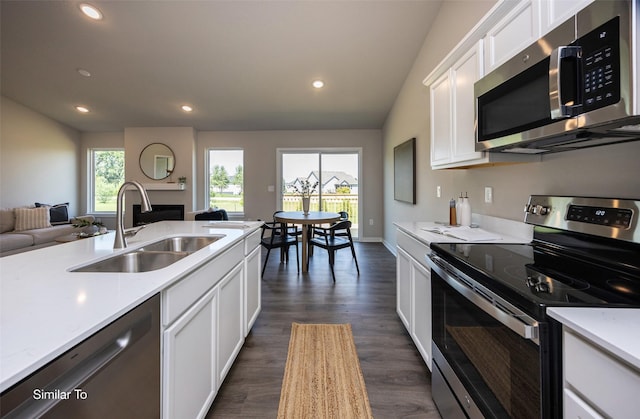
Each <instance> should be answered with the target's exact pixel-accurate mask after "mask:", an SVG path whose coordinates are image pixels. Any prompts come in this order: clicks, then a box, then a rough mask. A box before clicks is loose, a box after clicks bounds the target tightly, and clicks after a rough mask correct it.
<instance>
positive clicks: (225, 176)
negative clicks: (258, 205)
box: [207, 149, 244, 213]
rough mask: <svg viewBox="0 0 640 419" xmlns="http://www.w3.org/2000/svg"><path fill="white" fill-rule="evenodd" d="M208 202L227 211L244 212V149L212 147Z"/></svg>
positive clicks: (211, 205)
mask: <svg viewBox="0 0 640 419" xmlns="http://www.w3.org/2000/svg"><path fill="white" fill-rule="evenodd" d="M208 160H209V162H208V163H209V166H208V167H209V178H208V188H207V191H208V202H209V206H210V207H213V208H216V207H217V208H220V209H224V210H226V211H227V213H244V151H243V150H228V149H210V150H209V153H208Z"/></svg>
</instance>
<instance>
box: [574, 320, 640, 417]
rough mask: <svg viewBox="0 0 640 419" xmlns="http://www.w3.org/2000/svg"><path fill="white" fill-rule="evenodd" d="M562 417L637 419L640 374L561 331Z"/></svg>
mask: <svg viewBox="0 0 640 419" xmlns="http://www.w3.org/2000/svg"><path fill="white" fill-rule="evenodd" d="M562 359H563V361H562V362H563V377H564V389H563V390H564V393H563V394H564V401H563V402H564V417H565V418H578V417H582V418H588V417H594V418H599V417H603V416H604V417H613V418H636V417H638V412H639V411H640V398H639V397H638V395H639V394H640V370H638V369H637V368H635V367H633V366H631V365H629V364H628V363H626V362H624V361H622V360H620V359H619V358H617V357H616V356H615V355H614V354H612V353H611V352H609V351H607V350H606V349H604V348H602V347H601V346H599V345H597V344H596V343H594V342H592V341H590V340H588V339H587V338H585V337H583V336H580V335H579V334H577V333H576V332H574V331H573V330H572V329H570V328H567V327H566V326H564V327H563V357H562Z"/></svg>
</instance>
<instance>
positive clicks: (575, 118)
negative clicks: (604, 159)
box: [474, 0, 640, 153]
mask: <svg viewBox="0 0 640 419" xmlns="http://www.w3.org/2000/svg"><path fill="white" fill-rule="evenodd" d="M638 3H639V2H638V0H631V1H628V0H613V1H612V0H596V1H595V2H594V3H591V4H590V5H589V6H587V7H586V8H585V9H583V10H581V11H580V12H579V13H578V14H576V15H575V16H573V17H572V18H571V19H569V20H567V21H565V22H564V23H562V24H561V25H560V26H558V27H557V28H556V29H554V30H553V31H551V32H550V33H548V34H547V35H545V36H544V38H541V39H540V40H538V41H537V42H535V43H534V44H532V45H531V46H530V47H528V48H527V49H525V50H524V51H522V53H520V54H518V55H516V56H515V57H514V58H512V59H511V60H509V61H507V62H506V63H504V64H503V65H501V66H500V67H498V68H496V69H495V70H494V71H492V72H491V73H489V74H487V75H486V76H485V77H483V78H482V79H480V80H479V81H477V82H476V83H475V85H474V92H475V99H476V101H475V110H476V121H475V130H476V151H491V152H493V151H499V152H511V153H546V152H557V151H564V150H573V149H580V148H585V147H593V146H598V145H606V144H612V143H618V142H624V141H632V140H638V139H640V104H639V103H638V100H639V99H640V94H639V92H640V88H639V86H638V83H639V79H640V74H638V71H639V67H638V60H640V58H639V57H638V53H639V50H638V44H639V41H640V34H639V33H638V32H639V31H640V27H639V25H638V21H639V17H638V13H639V12H640V11H639V10H637V9H638Z"/></svg>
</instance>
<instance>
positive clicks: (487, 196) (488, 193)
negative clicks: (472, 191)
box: [484, 186, 493, 204]
mask: <svg viewBox="0 0 640 419" xmlns="http://www.w3.org/2000/svg"><path fill="white" fill-rule="evenodd" d="M484 203H485V204H491V203H493V188H492V187H491V186H485V187H484Z"/></svg>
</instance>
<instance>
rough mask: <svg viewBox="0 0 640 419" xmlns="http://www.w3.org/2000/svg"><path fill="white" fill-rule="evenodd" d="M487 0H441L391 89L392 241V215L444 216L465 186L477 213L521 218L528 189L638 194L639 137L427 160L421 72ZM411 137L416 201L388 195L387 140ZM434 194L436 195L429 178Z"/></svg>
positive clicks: (391, 239) (389, 229)
mask: <svg viewBox="0 0 640 419" xmlns="http://www.w3.org/2000/svg"><path fill="white" fill-rule="evenodd" d="M494 3H495V2H494V1H479V0H478V1H468V0H467V1H455V0H450V1H449V0H448V1H445V2H444V3H443V5H442V7H441V9H440V12H439V15H438V17H437V18H436V21H435V25H434V27H433V28H432V30H431V31H430V32H429V34H428V35H427V38H426V39H425V42H424V44H423V46H422V50H421V52H420V54H419V56H418V58H417V59H416V61H415V63H414V66H413V68H412V70H411V72H410V74H409V76H408V77H407V80H406V81H405V84H404V86H403V88H402V90H401V92H400V94H399V95H398V98H397V100H396V103H395V104H394V106H393V109H392V111H391V113H390V115H389V117H388V119H387V121H386V123H385V126H384V129H383V149H384V172H385V195H384V211H385V230H384V239H385V242H386V244H387V245H388V246H390V247H393V246H395V228H394V225H393V222H394V221H396V220H408V221H418V220H448V201H449V199H451V197H453V196H457V195H458V194H459V193H460V192H468V193H469V197H470V198H471V203H472V209H473V211H474V212H478V213H481V214H487V215H493V216H498V217H502V218H508V219H512V220H522V219H523V208H524V204H525V203H526V200H527V198H528V196H529V195H531V194H557V195H562V194H566V195H584V196H606V197H619V198H625V197H626V198H636V199H640V165H639V164H638V157H639V156H640V141H638V142H633V143H626V144H618V145H611V146H605V147H596V148H592V149H585V150H580V151H568V152H563V153H557V154H548V155H545V156H544V157H543V161H542V162H536V163H526V164H519V165H510V166H495V167H485V168H475V169H466V170H438V171H432V170H431V168H430V162H429V154H430V144H429V120H428V116H429V92H428V88H427V87H425V86H423V85H422V80H423V79H424V78H425V77H426V76H427V75H428V74H429V73H430V72H431V71H432V70H433V68H434V67H435V66H436V65H437V64H438V63H439V62H440V61H441V60H442V59H443V58H444V57H445V56H446V55H447V54H448V53H449V51H451V49H452V48H453V47H455V45H456V44H457V43H458V42H459V41H460V40H461V39H462V38H463V37H464V36H465V35H466V33H467V32H469V31H470V30H471V28H472V27H473V26H475V24H476V23H477V22H478V21H479V20H480V19H481V18H482V16H484V14H486V12H487V11H488V10H489V9H490V8H491V7H492V6H493V5H494ZM411 137H417V145H416V148H417V154H418V156H417V166H418V169H417V173H416V176H417V204H416V205H415V206H413V205H409V204H404V203H399V202H396V201H394V199H393V147H395V146H396V145H398V144H400V143H402V142H403V141H405V140H407V139H409V138H411ZM438 185H440V186H441V187H442V191H443V192H442V193H443V195H442V197H441V198H436V186H438ZM484 186H492V187H493V188H494V202H493V204H491V205H488V204H484V202H483V201H484Z"/></svg>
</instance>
